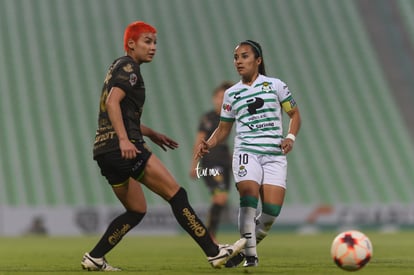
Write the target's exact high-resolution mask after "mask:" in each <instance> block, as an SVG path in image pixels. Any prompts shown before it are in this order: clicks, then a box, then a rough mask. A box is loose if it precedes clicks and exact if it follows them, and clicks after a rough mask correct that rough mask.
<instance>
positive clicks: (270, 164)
mask: <svg viewBox="0 0 414 275" xmlns="http://www.w3.org/2000/svg"><path fill="white" fill-rule="evenodd" d="M234 66H235V68H236V70H237V72H238V73H239V75H240V76H241V80H240V81H239V82H238V83H236V84H235V85H234V86H232V87H231V88H229V89H228V90H227V91H226V92H225V95H224V100H223V106H222V110H221V118H220V123H219V126H218V127H217V128H216V130H215V131H214V133H213V134H212V135H211V137H210V138H209V139H208V140H207V141H203V142H202V143H201V144H200V145H199V149H198V152H197V155H196V157H202V156H204V155H205V154H206V153H208V152H209V150H210V149H211V148H213V147H214V146H216V145H217V144H219V143H220V142H221V141H222V140H224V139H225V138H226V137H227V136H228V135H229V134H230V131H231V129H232V126H233V123H234V122H235V123H236V136H235V142H234V153H233V174H234V178H235V180H236V185H237V189H238V191H239V195H240V208H239V230H240V234H241V236H243V237H245V238H247V243H246V247H245V249H244V252H243V253H240V254H238V255H236V257H233V258H232V259H230V260H229V261H228V262H227V263H226V266H227V267H231V266H235V265H237V264H239V263H240V262H241V261H243V259H244V258H245V259H246V261H245V262H244V266H245V267H249V266H257V265H258V257H257V251H256V245H257V243H259V242H260V241H261V240H263V238H264V237H265V236H266V235H267V233H268V231H269V230H270V228H271V226H272V225H273V223H274V221H275V219H276V217H277V216H278V215H279V213H280V210H281V208H282V205H283V200H284V197H285V189H286V177H287V160H286V154H288V153H289V152H290V151H291V150H292V148H293V144H294V142H295V138H296V135H297V134H298V132H299V128H300V124H301V119H300V114H299V108H298V107H297V105H296V103H295V101H294V100H293V97H292V94H291V93H290V91H289V88H288V86H287V85H286V84H285V83H284V82H282V81H281V80H280V79H277V78H273V77H268V76H266V71H265V65H264V59H263V52H262V48H261V46H260V44H259V43H257V42H255V41H252V40H246V41H243V42H241V43H240V44H239V45H237V47H236V48H235V50H234ZM282 109H283V111H285V112H286V113H287V114H288V116H289V117H290V123H289V129H288V134H287V135H286V137H285V138H284V136H283V129H282ZM259 198H260V200H261V204H262V207H261V209H262V211H261V213H260V215H259V216H258V217H256V209H257V205H258V201H259Z"/></svg>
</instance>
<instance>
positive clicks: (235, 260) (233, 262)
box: [225, 252, 245, 268]
mask: <svg viewBox="0 0 414 275" xmlns="http://www.w3.org/2000/svg"><path fill="white" fill-rule="evenodd" d="M244 258H245V256H244V253H243V252H239V253H237V254H236V255H235V256H234V257H231V258H230V259H229V260H228V261H227V262H226V264H225V267H228V268H230V267H236V266H238V265H239V264H240V263H241V262H243V260H244Z"/></svg>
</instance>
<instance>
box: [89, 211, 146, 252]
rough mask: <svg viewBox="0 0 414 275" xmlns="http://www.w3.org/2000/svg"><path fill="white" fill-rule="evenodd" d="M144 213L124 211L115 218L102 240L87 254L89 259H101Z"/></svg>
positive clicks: (137, 222)
mask: <svg viewBox="0 0 414 275" xmlns="http://www.w3.org/2000/svg"><path fill="white" fill-rule="evenodd" d="M144 216H145V213H137V212H132V211H126V212H125V213H123V214H121V215H119V216H118V217H116V218H115V219H114V220H113V221H112V222H111V223H110V224H109V226H108V228H107V229H106V232H105V233H104V234H103V236H102V238H101V239H100V240H99V242H98V243H97V244H96V246H95V247H94V248H93V249H92V251H91V252H90V253H89V255H91V257H94V258H101V257H103V256H105V254H106V253H108V252H109V251H110V250H111V249H112V248H114V247H115V246H116V245H117V244H118V243H119V242H120V241H121V239H122V238H123V237H124V236H125V234H126V233H128V231H129V230H131V229H132V228H134V227H135V226H136V225H137V224H139V222H140V221H141V220H142V218H144Z"/></svg>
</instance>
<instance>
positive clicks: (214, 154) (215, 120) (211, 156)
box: [198, 111, 231, 166]
mask: <svg viewBox="0 0 414 275" xmlns="http://www.w3.org/2000/svg"><path fill="white" fill-rule="evenodd" d="M219 122H220V115H219V114H217V113H216V112H215V111H210V112H207V113H205V114H204V115H203V116H202V117H201V120H200V124H199V126H198V131H200V132H204V133H205V134H206V138H209V137H210V136H211V135H212V134H213V132H214V130H216V128H217V126H218V124H219ZM230 159H231V155H230V149H229V146H228V145H227V143H226V142H225V141H224V142H222V143H220V144H217V145H216V146H215V147H213V148H212V149H210V153H208V154H206V155H205V156H203V158H202V159H201V161H202V163H203V165H206V166H209V165H210V166H211V165H214V164H221V165H226V166H227V165H231V163H230Z"/></svg>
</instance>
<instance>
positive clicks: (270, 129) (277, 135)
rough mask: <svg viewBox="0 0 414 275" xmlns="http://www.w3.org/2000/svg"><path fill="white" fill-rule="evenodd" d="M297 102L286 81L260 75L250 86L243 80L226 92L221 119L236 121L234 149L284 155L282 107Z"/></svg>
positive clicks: (286, 109) (287, 106) (286, 108)
mask: <svg viewBox="0 0 414 275" xmlns="http://www.w3.org/2000/svg"><path fill="white" fill-rule="evenodd" d="M295 105H296V103H295V101H294V100H293V98H292V95H291V93H290V91H289V88H288V86H287V85H286V84H285V83H284V82H283V81H281V80H280V79H277V78H271V77H267V76H264V75H259V76H258V77H257V79H256V80H255V81H254V83H253V84H252V85H251V86H248V85H245V84H243V83H242V82H241V81H240V82H238V83H237V84H235V85H234V86H232V87H231V88H229V89H228V90H227V91H226V92H225V94H224V99H223V106H222V109H221V114H220V120H222V121H227V122H236V136H235V142H234V148H235V150H238V151H244V152H252V153H257V154H264V155H282V150H281V148H280V144H281V142H282V139H283V128H282V108H284V109H285V111H288V110H290V108H292V107H294V106H295ZM282 106H283V107H282Z"/></svg>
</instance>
